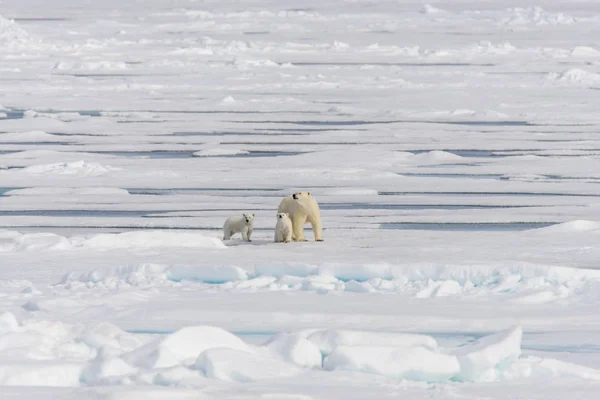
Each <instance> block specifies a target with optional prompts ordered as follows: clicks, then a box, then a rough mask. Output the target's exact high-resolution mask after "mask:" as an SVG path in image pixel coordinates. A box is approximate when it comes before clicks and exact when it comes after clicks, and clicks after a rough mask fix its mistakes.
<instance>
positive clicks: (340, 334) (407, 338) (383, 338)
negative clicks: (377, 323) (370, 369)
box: [308, 330, 437, 355]
mask: <svg viewBox="0 0 600 400" xmlns="http://www.w3.org/2000/svg"><path fill="white" fill-rule="evenodd" d="M308 340H310V341H311V342H313V343H315V344H316V345H317V346H318V347H319V349H320V350H321V352H322V353H323V354H325V355H327V354H329V353H331V352H332V351H333V350H334V349H336V348H337V347H339V346H367V345H370V346H390V347H416V346H422V347H424V348H427V349H435V348H437V342H436V341H435V339H434V338H432V337H430V336H425V335H415V334H392V333H382V332H361V331H346V330H333V331H328V330H326V331H317V332H314V333H312V334H311V335H310V336H308Z"/></svg>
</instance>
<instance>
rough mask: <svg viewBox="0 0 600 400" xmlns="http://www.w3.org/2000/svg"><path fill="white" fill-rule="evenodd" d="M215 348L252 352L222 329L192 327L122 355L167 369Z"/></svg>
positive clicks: (152, 366) (141, 362)
mask: <svg viewBox="0 0 600 400" xmlns="http://www.w3.org/2000/svg"><path fill="white" fill-rule="evenodd" d="M213 348H228V349H231V350H235V351H242V352H252V350H251V348H250V347H249V346H248V345H246V344H245V343H244V342H243V341H242V340H241V339H240V338H238V337H237V336H234V335H232V334H231V333H229V332H226V331H225V330H223V329H220V328H216V327H212V326H191V327H186V328H183V329H180V330H178V331H177V332H175V333H172V334H170V335H167V336H166V337H164V338H161V339H158V340H156V341H154V342H152V343H149V344H147V345H145V346H143V347H141V348H138V349H136V350H134V351H132V352H130V353H128V354H125V355H124V356H123V358H124V359H125V361H127V362H128V363H130V364H133V365H137V366H140V367H145V368H165V367H171V366H174V365H177V364H181V363H183V362H185V361H188V360H190V359H194V358H195V357H197V356H198V355H199V354H202V353H203V352H204V351H205V350H208V349H213ZM196 365H198V363H196Z"/></svg>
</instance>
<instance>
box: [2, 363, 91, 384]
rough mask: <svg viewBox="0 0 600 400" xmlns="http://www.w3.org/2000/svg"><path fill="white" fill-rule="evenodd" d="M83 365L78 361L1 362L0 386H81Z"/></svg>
mask: <svg viewBox="0 0 600 400" xmlns="http://www.w3.org/2000/svg"><path fill="white" fill-rule="evenodd" d="M81 369H82V366H81V365H80V364H77V363H70V362H61V361H56V360H53V361H48V362H18V363H17V362H9V363H0V386H53V387H75V386H79V377H80V375H81Z"/></svg>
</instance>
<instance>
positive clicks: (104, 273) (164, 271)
mask: <svg viewBox="0 0 600 400" xmlns="http://www.w3.org/2000/svg"><path fill="white" fill-rule="evenodd" d="M246 279H248V275H247V273H246V271H244V270H243V269H241V268H239V267H236V266H234V265H224V266H211V265H208V266H190V265H164V264H137V265H121V266H118V267H105V268H97V269H94V270H92V271H89V272H86V273H83V274H80V275H79V276H77V275H76V274H74V273H69V274H66V275H65V276H64V277H63V279H62V280H61V282H60V284H61V285H63V286H64V287H66V288H78V287H80V286H83V287H94V286H98V287H106V288H118V287H120V286H149V287H152V286H155V285H160V284H166V283H167V282H171V283H172V282H178V281H182V280H189V281H200V282H205V283H209V284H221V283H225V282H230V281H245V280H246Z"/></svg>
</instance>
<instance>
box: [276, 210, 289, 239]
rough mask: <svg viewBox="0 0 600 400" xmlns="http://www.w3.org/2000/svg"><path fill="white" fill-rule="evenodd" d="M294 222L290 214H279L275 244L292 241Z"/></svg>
mask: <svg viewBox="0 0 600 400" xmlns="http://www.w3.org/2000/svg"><path fill="white" fill-rule="evenodd" d="M292 232H293V228H292V220H291V219H290V215H289V214H288V213H277V225H275V243H280V242H284V243H289V242H291V241H292Z"/></svg>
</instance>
